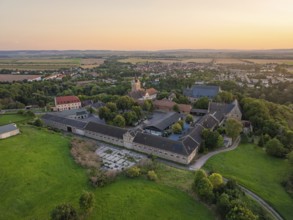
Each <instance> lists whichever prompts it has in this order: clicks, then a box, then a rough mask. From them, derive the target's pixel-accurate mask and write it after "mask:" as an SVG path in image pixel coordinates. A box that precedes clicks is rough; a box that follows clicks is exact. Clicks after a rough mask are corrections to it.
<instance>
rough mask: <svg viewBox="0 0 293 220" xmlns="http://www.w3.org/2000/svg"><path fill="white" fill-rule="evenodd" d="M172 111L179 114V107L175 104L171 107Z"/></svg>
mask: <svg viewBox="0 0 293 220" xmlns="http://www.w3.org/2000/svg"><path fill="white" fill-rule="evenodd" d="M173 111H174V112H180V109H179V106H178V105H177V104H175V105H174V106H173Z"/></svg>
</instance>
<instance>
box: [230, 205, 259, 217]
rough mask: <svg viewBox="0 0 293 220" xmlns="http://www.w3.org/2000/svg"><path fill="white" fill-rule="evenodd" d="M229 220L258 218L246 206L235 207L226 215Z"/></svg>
mask: <svg viewBox="0 0 293 220" xmlns="http://www.w3.org/2000/svg"><path fill="white" fill-rule="evenodd" d="M226 219H227V220H256V219H258V217H257V216H256V215H254V214H253V213H252V211H250V210H249V209H247V208H245V207H244V206H234V207H233V208H232V209H230V211H229V213H228V214H227V215H226Z"/></svg>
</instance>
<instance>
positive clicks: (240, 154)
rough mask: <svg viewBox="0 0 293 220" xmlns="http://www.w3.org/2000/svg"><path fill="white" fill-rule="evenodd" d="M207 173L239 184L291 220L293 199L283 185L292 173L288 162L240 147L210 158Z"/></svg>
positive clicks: (249, 146) (251, 147)
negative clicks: (221, 176) (212, 172)
mask: <svg viewBox="0 0 293 220" xmlns="http://www.w3.org/2000/svg"><path fill="white" fill-rule="evenodd" d="M204 169H207V170H212V171H215V172H219V173H221V174H222V175H223V176H225V177H228V178H233V179H235V180H237V181H238V182H239V183H240V184H242V185H244V186H246V187H247V188H248V189H250V190H251V191H253V192H255V193H256V194H258V195H259V196H260V197H262V198H263V199H264V200H266V201H267V202H268V203H270V204H271V205H272V206H273V207H274V208H275V209H276V210H277V211H278V212H279V213H280V214H281V215H282V216H283V217H284V218H285V219H292V216H293V199H292V198H291V197H290V196H289V194H287V193H286V191H285V189H284V188H283V187H282V185H281V182H282V180H283V179H284V178H285V176H286V173H287V171H288V169H289V165H288V162H287V161H285V160H282V159H277V158H273V157H270V156H268V155H267V154H266V153H265V151H264V150H263V149H261V148H259V147H257V146H255V145H252V144H241V145H240V146H239V147H238V148H237V149H236V150H234V151H230V152H226V153H221V154H218V155H216V156H214V157H212V158H210V159H209V160H208V162H207V163H206V164H205V166H204Z"/></svg>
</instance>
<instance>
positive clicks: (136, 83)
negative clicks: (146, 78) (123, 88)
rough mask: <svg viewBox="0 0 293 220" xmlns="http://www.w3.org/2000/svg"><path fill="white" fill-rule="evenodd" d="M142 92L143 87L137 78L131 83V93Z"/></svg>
mask: <svg viewBox="0 0 293 220" xmlns="http://www.w3.org/2000/svg"><path fill="white" fill-rule="evenodd" d="M140 90H141V85H140V81H139V79H138V78H137V77H135V78H134V79H133V80H132V81H131V91H132V92H134V91H140Z"/></svg>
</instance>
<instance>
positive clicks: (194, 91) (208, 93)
mask: <svg viewBox="0 0 293 220" xmlns="http://www.w3.org/2000/svg"><path fill="white" fill-rule="evenodd" d="M219 92H221V88H220V87H219V86H206V85H194V86H193V87H191V88H187V89H185V90H184V91H183V94H184V95H185V96H187V97H188V99H189V100H190V101H195V100H197V99H199V98H202V97H208V98H209V99H213V98H214V97H216V96H217V95H218V93H219Z"/></svg>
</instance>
